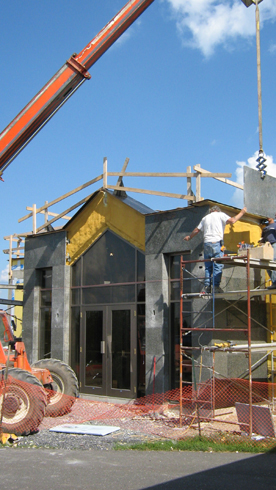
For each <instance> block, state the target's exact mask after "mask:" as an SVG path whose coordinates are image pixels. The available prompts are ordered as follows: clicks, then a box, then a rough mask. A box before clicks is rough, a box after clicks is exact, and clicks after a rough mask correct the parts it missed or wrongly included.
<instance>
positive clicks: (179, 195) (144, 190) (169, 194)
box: [107, 185, 195, 201]
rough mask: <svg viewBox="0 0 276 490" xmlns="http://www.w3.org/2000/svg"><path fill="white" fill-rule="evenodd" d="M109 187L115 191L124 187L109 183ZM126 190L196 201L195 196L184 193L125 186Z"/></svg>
mask: <svg viewBox="0 0 276 490" xmlns="http://www.w3.org/2000/svg"><path fill="white" fill-rule="evenodd" d="M107 189H113V190H115V191H121V190H122V187H119V186H116V185H108V186H107ZM124 191H128V192H137V193H139V194H150V195H152V196H163V197H174V198H176V199H187V200H193V201H195V197H193V196H185V195H184V194H172V193H170V192H159V191H150V190H146V189H135V188H133V187H124Z"/></svg>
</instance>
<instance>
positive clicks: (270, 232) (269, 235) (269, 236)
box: [259, 217, 276, 289]
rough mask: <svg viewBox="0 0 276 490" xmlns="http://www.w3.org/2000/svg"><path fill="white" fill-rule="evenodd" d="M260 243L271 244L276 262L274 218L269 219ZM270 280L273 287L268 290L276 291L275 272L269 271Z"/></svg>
mask: <svg viewBox="0 0 276 490" xmlns="http://www.w3.org/2000/svg"><path fill="white" fill-rule="evenodd" d="M259 242H260V243H266V242H269V243H270V244H271V246H272V248H273V250H274V258H273V260H274V261H275V260H276V223H275V221H274V218H271V217H270V218H267V223H266V226H265V228H264V229H263V231H262V237H261V239H260V240H259ZM267 273H268V275H269V277H270V279H271V282H272V284H271V286H269V287H268V288H267V289H276V271H274V270H268V271H267Z"/></svg>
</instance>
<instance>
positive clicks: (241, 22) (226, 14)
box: [163, 0, 276, 57]
mask: <svg viewBox="0 0 276 490" xmlns="http://www.w3.org/2000/svg"><path fill="white" fill-rule="evenodd" d="M163 1H164V0H163ZM166 1H167V2H168V3H169V4H170V6H171V9H172V12H173V14H174V17H175V18H176V23H177V28H178V30H179V33H180V35H181V38H182V40H183V43H184V45H186V46H191V47H193V48H196V49H199V50H200V51H202V53H203V54H204V56H205V57H209V56H211V55H212V54H213V52H214V51H215V48H216V47H218V46H219V45H221V46H223V47H224V48H226V49H231V48H232V47H233V45H234V43H236V42H237V41H238V40H241V39H250V38H253V36H254V37H255V32H256V28H255V6H254V5H251V7H249V8H246V7H245V5H244V4H243V3H242V1H241V0H224V1H222V0H166ZM259 9H260V18H261V22H262V23H264V22H265V21H268V20H272V21H273V20H276V2H275V0H265V1H264V2H263V3H261V4H260V7H259Z"/></svg>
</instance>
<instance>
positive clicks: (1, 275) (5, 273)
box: [0, 265, 9, 284]
mask: <svg viewBox="0 0 276 490" xmlns="http://www.w3.org/2000/svg"><path fill="white" fill-rule="evenodd" d="M8 282H9V266H8V265H7V267H6V269H4V270H2V271H1V272H0V283H1V284H6V283H8Z"/></svg>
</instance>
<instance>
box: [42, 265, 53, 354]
mask: <svg viewBox="0 0 276 490" xmlns="http://www.w3.org/2000/svg"><path fill="white" fill-rule="evenodd" d="M39 274H40V286H41V287H40V329H39V354H40V356H39V357H40V358H41V359H43V358H45V357H47V358H48V357H51V327H52V320H51V317H52V269H42V270H41V271H39Z"/></svg>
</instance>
